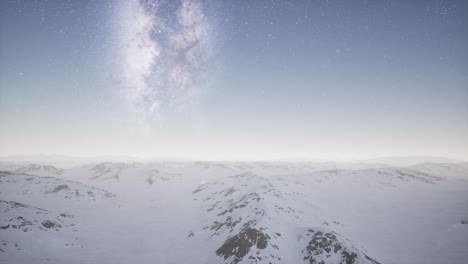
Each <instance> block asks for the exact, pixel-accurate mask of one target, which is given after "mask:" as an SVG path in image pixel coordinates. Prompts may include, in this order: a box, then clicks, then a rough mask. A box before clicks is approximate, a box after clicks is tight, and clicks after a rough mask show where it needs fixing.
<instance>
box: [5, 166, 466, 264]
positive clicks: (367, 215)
mask: <svg viewBox="0 0 468 264" xmlns="http://www.w3.org/2000/svg"><path fill="white" fill-rule="evenodd" d="M1 165H2V166H1V168H2V169H3V171H1V172H0V200H1V201H0V206H1V208H0V210H1V212H2V214H1V215H0V235H1V241H0V242H1V243H0V263H31V262H39V263H47V262H51V263H64V262H66V263H130V262H138V263H154V262H156V263H230V264H231V263H466V262H467V260H468V252H466V247H467V246H468V224H467V223H468V213H467V212H468V165H467V163H422V164H415V165H411V166H406V167H404V166H390V165H382V164H367V163H334V162H151V163H134V162H130V163H123V162H118V163H113V162H104V163H96V164H87V165H80V166H76V167H71V168H56V167H50V166H44V165H39V164H36V165H33V166H32V165H31V164H21V163H15V164H14V165H12V164H11V163H2V164H1Z"/></svg>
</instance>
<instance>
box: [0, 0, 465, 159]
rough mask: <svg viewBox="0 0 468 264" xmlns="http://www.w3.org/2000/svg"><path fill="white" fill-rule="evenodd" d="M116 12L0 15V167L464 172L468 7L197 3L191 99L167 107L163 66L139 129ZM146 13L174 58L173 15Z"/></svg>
mask: <svg viewBox="0 0 468 264" xmlns="http://www.w3.org/2000/svg"><path fill="white" fill-rule="evenodd" d="M122 1H123V0H122ZM122 1H52V0H51V1H37V2H36V1H2V2H1V3H0V8H1V9H0V14H1V20H0V56H1V58H0V128H1V129H0V145H1V146H2V147H1V148H0V155H11V154H67V155H77V156H96V155H130V156H139V157H154V158H195V159H272V158H297V157H301V158H323V159H328V158H338V159H361V158H372V157H378V156H394V155H404V156H408V155H431V156H446V157H452V158H459V159H468V35H467V33H468V26H467V25H468V21H467V17H468V5H467V2H466V1H441V0H438V1H411V3H407V1H332V0H330V1H195V0H193V1H192V2H196V3H197V4H198V5H199V6H200V7H202V11H203V12H202V15H203V17H204V19H205V20H203V21H204V22H203V23H205V24H206V25H210V27H209V28H210V30H211V31H209V32H211V33H210V34H211V35H210V36H211V37H210V38H208V37H205V38H206V39H207V41H208V40H209V43H211V44H212V45H210V46H209V48H203V51H204V52H205V51H209V53H210V54H211V55H209V57H207V56H208V55H203V54H205V53H203V54H202V55H200V57H199V58H198V59H199V60H203V61H205V59H206V62H205V63H204V64H203V65H201V66H203V67H198V64H197V67H192V68H191V69H192V70H190V72H189V73H190V74H191V75H192V76H195V77H194V78H198V77H197V76H198V75H203V76H204V75H207V76H208V77H206V78H205V77H204V78H203V79H202V80H198V79H197V82H196V84H194V85H196V88H197V91H201V93H200V94H201V95H200V96H186V94H181V93H175V95H174V94H171V95H170V96H169V95H167V94H166V93H171V91H173V90H170V89H169V86H170V85H169V84H167V83H165V82H162V83H160V82H159V81H158V78H161V77H160V76H161V75H157V74H156V72H157V71H159V70H160V69H163V70H161V71H166V70H165V69H166V68H168V67H170V66H168V65H170V64H171V63H172V62H170V59H168V61H169V62H165V63H161V64H156V65H154V67H153V68H152V70H151V76H149V78H148V79H150V80H148V82H149V83H150V84H149V87H151V89H154V91H157V93H158V94H159V95H157V96H159V97H157V96H156V97H157V98H156V99H157V100H158V102H160V103H161V104H160V108H159V109H158V110H157V111H156V112H151V114H150V115H148V114H145V117H144V118H142V117H140V116H138V115H139V113H137V114H135V113H133V112H132V109H133V110H134V108H131V107H130V108H128V107H127V106H126V105H125V102H123V101H122V98H121V97H122V95H121V94H119V91H120V90H121V89H120V86H121V85H122V81H121V78H119V76H118V75H119V74H122V73H121V71H120V72H119V71H116V70H115V68H116V67H115V66H116V65H117V66H119V65H120V66H122V65H121V64H122V63H121V61H119V58H120V57H119V56H118V55H117V54H118V53H119V51H121V49H122V46H121V45H120V46H119V45H117V44H116V43H118V39H117V41H116V35H118V34H117V33H119V31H121V28H119V25H120V27H122V25H121V24H124V26H126V23H125V21H123V22H122V21H119V17H118V16H116V14H117V13H119V12H121V11H122V9H128V8H129V7H128V6H127V5H125V4H122V3H123V2H122ZM186 1H188V0H186ZM130 2H131V1H130ZM188 2H190V1H188ZM148 3H153V1H145V3H143V4H141V3H140V4H141V5H142V6H144V7H145V8H146V9H145V10H144V11H142V12H143V14H145V15H148V16H151V15H152V13H151V12H155V13H157V14H158V15H157V17H158V19H159V17H161V18H162V19H164V21H166V24H167V25H166V26H165V27H162V26H161V27H160V28H161V29H162V31H158V29H155V30H154V32H151V34H152V35H151V38H154V41H155V43H157V44H158V45H159V48H160V49H161V54H170V52H171V51H172V50H171V49H173V45H172V46H171V43H170V42H169V41H164V39H163V38H164V37H165V35H166V34H167V35H171V34H176V33H174V32H176V31H179V32H181V29H180V28H179V27H176V26H173V25H172V23H176V22H174V17H176V15H174V13H176V12H177V10H178V8H180V6H181V3H180V2H177V1H169V2H168V1H166V2H164V1H155V3H157V4H158V5H159V6H158V8H157V9H151V8H148V7H147V4H148ZM132 10H133V9H132ZM131 12H133V11H131ZM138 14H141V13H136V15H138ZM157 21H160V20H157ZM119 23H120V24H119ZM132 23H133V22H131V21H129V23H128V24H132ZM158 23H159V22H158ZM205 24H204V25H205ZM157 28H159V26H158V25H157ZM158 34H160V35H158ZM207 47H208V46H207ZM208 49H209V50H208ZM132 52H136V54H137V56H142V57H143V58H144V54H140V53H139V51H138V50H137V51H132ZM206 54H207V53H206ZM175 61H176V63H180V64H181V65H182V66H184V65H185V64H184V63H185V62H183V61H182V62H180V61H179V60H178V59H177V60H175ZM158 67H160V69H159V68H158ZM121 68H124V69H125V65H124V67H121ZM208 69H209V70H208ZM167 71H169V70H167ZM200 79H201V78H200ZM155 83H158V85H155ZM168 83H169V82H168ZM166 86H167V87H166ZM188 89H191V88H190V87H188ZM159 91H166V92H164V93H163V92H161V93H159ZM163 94H164V95H163ZM182 96H183V99H184V102H185V101H189V103H188V104H186V103H184V105H183V106H180V105H179V103H176V104H177V105H176V106H174V104H175V103H174V102H179V101H180V100H174V99H173V97H182Z"/></svg>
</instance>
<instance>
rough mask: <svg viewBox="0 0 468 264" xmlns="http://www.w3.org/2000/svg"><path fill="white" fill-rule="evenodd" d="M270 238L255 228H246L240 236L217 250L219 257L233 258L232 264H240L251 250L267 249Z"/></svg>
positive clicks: (229, 240) (227, 241)
mask: <svg viewBox="0 0 468 264" xmlns="http://www.w3.org/2000/svg"><path fill="white" fill-rule="evenodd" d="M269 239H270V236H268V235H267V234H264V233H263V232H262V231H260V230H258V229H255V228H246V229H244V230H242V231H241V232H240V233H239V234H237V235H235V236H233V237H230V238H229V239H227V240H226V241H225V242H224V244H223V245H222V246H221V247H220V248H218V249H217V250H216V254H217V255H218V256H221V257H224V259H228V258H230V257H233V259H232V261H231V263H233V264H235V263H239V262H241V261H242V259H243V258H244V256H245V255H247V253H249V251H250V249H251V248H252V247H253V246H255V247H256V248H257V249H265V248H266V247H267V245H268V240H269Z"/></svg>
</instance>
